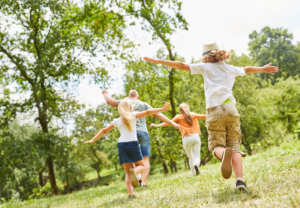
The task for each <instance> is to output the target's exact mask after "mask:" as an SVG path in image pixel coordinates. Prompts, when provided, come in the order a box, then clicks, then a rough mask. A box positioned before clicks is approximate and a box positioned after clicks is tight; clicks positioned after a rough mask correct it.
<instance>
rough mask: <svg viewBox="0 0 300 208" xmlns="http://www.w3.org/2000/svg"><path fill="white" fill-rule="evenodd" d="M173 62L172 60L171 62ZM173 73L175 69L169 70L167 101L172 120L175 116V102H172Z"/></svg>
mask: <svg viewBox="0 0 300 208" xmlns="http://www.w3.org/2000/svg"><path fill="white" fill-rule="evenodd" d="M172 61H174V60H172ZM174 73H175V69H173V68H172V69H171V72H170V74H169V99H170V103H171V107H172V117H173V118H174V117H175V116H176V108H175V102H174Z"/></svg>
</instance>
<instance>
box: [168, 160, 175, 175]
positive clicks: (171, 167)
mask: <svg viewBox="0 0 300 208" xmlns="http://www.w3.org/2000/svg"><path fill="white" fill-rule="evenodd" d="M169 166H170V169H171V172H172V173H173V172H174V171H173V165H172V162H171V161H170V162H169Z"/></svg>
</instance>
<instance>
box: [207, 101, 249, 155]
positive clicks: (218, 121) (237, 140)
mask: <svg viewBox="0 0 300 208" xmlns="http://www.w3.org/2000/svg"><path fill="white" fill-rule="evenodd" d="M205 125H206V128H207V131H208V135H209V136H208V148H209V150H210V151H211V152H212V153H213V155H214V151H215V148H217V147H225V148H226V147H231V148H232V150H233V152H239V153H241V155H242V157H246V154H245V153H244V152H242V151H241V150H240V144H241V142H242V134H241V129H240V126H241V122H240V115H239V113H238V111H237V109H236V106H235V104H232V103H230V104H224V105H220V106H216V107H212V108H209V109H206V123H205Z"/></svg>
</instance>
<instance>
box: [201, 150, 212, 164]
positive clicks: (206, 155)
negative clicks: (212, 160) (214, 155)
mask: <svg viewBox="0 0 300 208" xmlns="http://www.w3.org/2000/svg"><path fill="white" fill-rule="evenodd" d="M209 154H210V151H209V150H208V152H207V153H206V154H205V156H204V157H203V158H202V160H201V163H200V165H205V164H206V163H207V162H208V161H206V158H207V157H208V155H209Z"/></svg>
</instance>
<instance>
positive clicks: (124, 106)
mask: <svg viewBox="0 0 300 208" xmlns="http://www.w3.org/2000/svg"><path fill="white" fill-rule="evenodd" d="M132 110H133V107H132V104H131V103H130V102H129V101H128V100H122V101H121V102H120V104H119V106H118V111H119V113H120V117H121V120H122V122H123V123H124V124H125V125H126V126H127V127H128V129H129V131H132V126H131V120H132Z"/></svg>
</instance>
